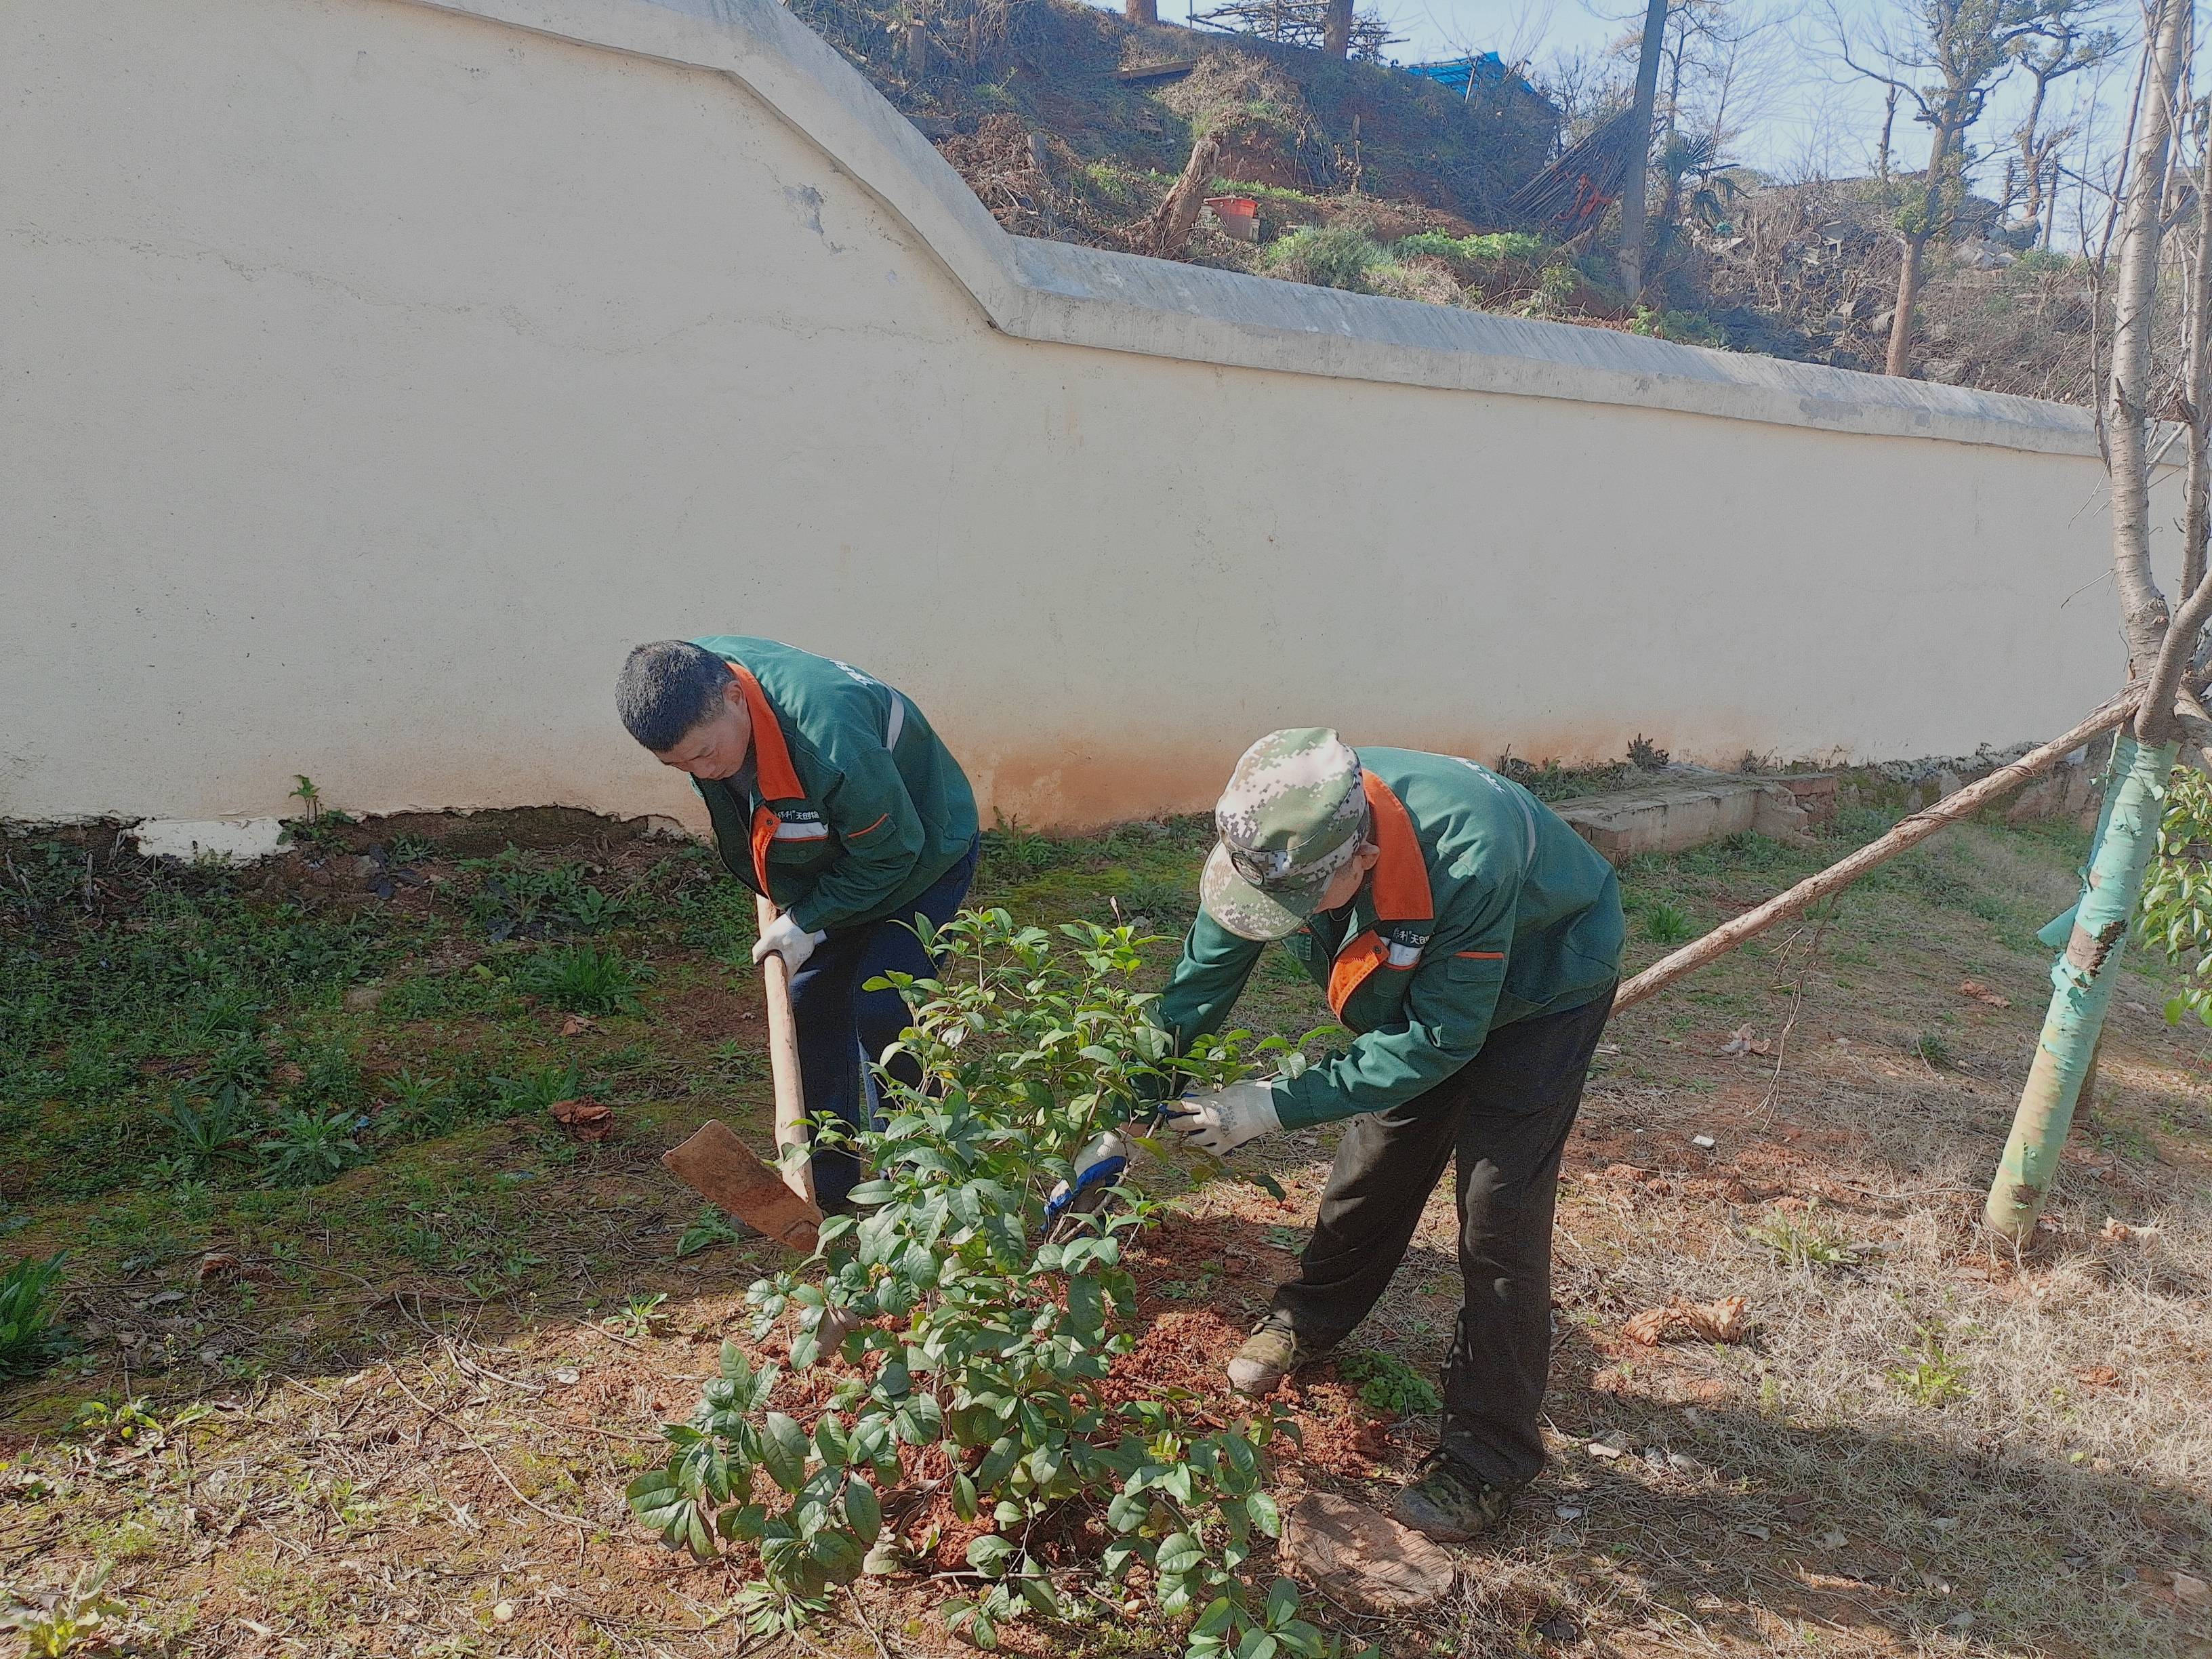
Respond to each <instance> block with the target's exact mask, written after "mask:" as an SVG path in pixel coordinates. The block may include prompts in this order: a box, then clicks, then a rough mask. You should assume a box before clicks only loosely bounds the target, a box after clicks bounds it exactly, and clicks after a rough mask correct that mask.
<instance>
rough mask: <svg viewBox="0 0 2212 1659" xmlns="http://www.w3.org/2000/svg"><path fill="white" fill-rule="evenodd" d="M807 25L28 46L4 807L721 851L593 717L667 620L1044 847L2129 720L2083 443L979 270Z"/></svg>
mask: <svg viewBox="0 0 2212 1659" xmlns="http://www.w3.org/2000/svg"><path fill="white" fill-rule="evenodd" d="M492 11H496V12H497V13H498V14H499V15H483V14H484V13H486V12H492ZM794 29H799V25H797V24H796V23H795V22H793V21H792V20H791V19H790V18H789V16H788V15H787V14H785V13H783V12H781V9H778V8H775V7H774V6H772V5H770V6H768V7H767V9H766V10H765V11H763V9H762V8H761V6H759V5H757V4H755V3H753V0H742V3H741V0H727V3H720V0H712V3H710V0H699V3H696V4H693V5H688V6H676V7H660V6H655V5H653V4H650V3H647V0H500V3H499V4H498V5H496V6H494V5H492V4H490V3H486V4H482V5H478V4H473V3H472V4H469V5H465V6H463V5H453V6H429V5H423V4H416V3H406V0H208V3H205V4H203V5H198V6H194V7H191V8H188V9H187V8H178V7H175V6H173V5H169V4H164V3H160V0H80V3H76V4H73V5H71V6H69V7H49V8H31V7H15V8H9V9H6V10H5V12H4V14H0V48H4V50H0V76H5V77H6V78H7V80H8V82H9V83H10V85H9V97H8V98H7V99H5V100H0V147H4V150H5V153H6V154H8V155H9V156H10V157H11V158H13V162H12V164H11V165H10V167H8V168H7V169H6V170H5V173H4V176H3V177H0V291H4V292H5V293H6V294H7V295H9V322H8V325H7V330H6V337H5V341H4V362H0V370H4V380H0V453H5V454H6V456H7V457H8V460H7V464H6V465H5V466H4V467H0V503H4V510H5V513H6V515H7V523H8V526H9V531H8V561H9V581H8V583H7V589H8V600H7V602H6V603H5V604H4V605H0V709H4V710H5V711H6V717H5V719H4V720H0V817H15V818H29V819H39V818H50V817H70V816H82V815H88V814H94V813H116V814H120V815H124V816H131V817H136V816H141V815H151V816H161V817H188V818H209V817H222V816H227V815H252V814H265V813H270V812H275V811H281V810H283V806H284V801H285V794H286V792H287V791H288V790H289V788H290V787H291V785H292V781H293V778H294V775H295V774H298V773H301V772H305V773H307V774H308V775H311V776H313V777H314V778H315V779H316V781H317V782H318V784H319V786H320V787H321V788H322V790H323V794H324V798H325V799H326V800H327V801H329V802H330V803H331V804H332V805H340V806H344V807H348V808H350V809H354V810H388V809H398V808H401V807H406V806H432V805H452V806H480V805H516V804H524V803H538V802H548V801H559V802H563V803H568V804H573V805H585V806H591V807H593V808H596V809H599V810H605V811H622V812H648V811H651V812H674V813H678V814H679V815H688V814H689V813H690V801H689V799H688V796H687V794H686V793H684V791H683V790H681V789H679V788H678V787H677V783H678V781H677V780H675V779H673V778H672V777H671V776H670V775H665V774H664V773H663V772H662V770H661V769H659V768H658V767H656V766H654V765H653V764H652V763H651V762H650V761H649V760H648V759H647V758H646V757H643V756H641V754H639V753H638V752H637V751H635V749H634V747H633V746H632V745H631V744H629V739H628V738H626V737H624V736H623V734H622V732H621V731H620V729H619V727H618V726H617V725H616V723H615V721H614V719H613V715H612V709H611V684H612V678H613V673H614V670H615V667H616V665H617V663H618V662H619V660H620V657H621V654H622V653H623V650H624V649H625V648H626V647H628V646H629V644H631V643H633V642H635V641H638V640H641V639H647V638H653V637H659V636H663V635H679V634H697V633H707V632H744V633H760V634H767V635H775V636H779V637H782V638H786V639H789V640H792V641H795V642H797V643H799V644H802V645H805V646H808V647H813V648H816V649H820V650H823V651H827V652H830V653H835V654H836V655H838V656H841V657H843V658H846V659H849V660H852V661H855V662H858V663H860V664H863V665H866V666H867V667H869V668H870V669H871V670H872V671H877V672H879V673H880V674H882V675H883V676H884V677H885V678H888V679H890V680H891V681H892V682H894V683H895V684H898V685H900V686H901V687H902V689H904V690H907V691H908V693H909V694H910V695H912V696H915V698H916V699H917V700H918V701H919V702H921V704H922V706H923V707H925V708H927V710H928V711H929V712H930V714H931V715H932V717H933V719H934V720H936V722H937V723H938V724H939V726H940V727H941V728H942V729H944V730H945V732H946V733H947V734H948V736H949V737H950V738H951V740H952V741H953V743H954V744H955V745H956V747H957V749H958V750H959V751H960V752H961V754H962V755H963V758H964V759H966V760H967V762H968V763H969V767H970V769H971V771H972V772H973V773H974V774H975V776H976V778H977V780H978V781H979V783H981V785H982V786H983V787H984V790H985V793H986V794H987V796H988V798H989V803H990V807H991V808H995V809H996V810H999V811H1004V812H1006V814H1008V815H1009V816H1018V817H1022V818H1024V819H1025V820H1027V821H1030V822H1035V823H1047V824H1050V823H1090V822H1097V821H1098V820H1101V819H1103V818H1108V817H1124V816H1133V815H1137V814H1142V813H1147V812H1152V811H1160V810H1164V809H1167V808H1174V807H1192V806H1196V805H1203V804H1205V803H1206V802H1207V801H1209V800H1210V799H1211V798H1212V793H1213V792H1214V790H1215V789H1216V788H1217V787H1218V782H1219V780H1220V778H1221V776H1222V775H1225V772H1226V769H1227V768H1228V766H1229V764H1230V763H1231V761H1232V760H1233V759H1234V757H1235V756H1236V755H1237V753H1238V752H1239V751H1240V750H1242V749H1243V746H1244V744H1246V743H1247V742H1249V739H1250V738H1251V737H1252V736H1253V735H1255V734H1256V733H1257V732H1261V731H1264V730H1266V729H1267V728H1269V727H1271V726H1282V725H1292V724H1310V723H1314V722H1325V723H1328V724H1332V725H1334V726H1338V727H1340V729H1341V730H1343V731H1344V732H1345V733H1346V736H1347V738H1351V739H1352V740H1353V741H1355V742H1384V741H1388V742H1396V743H1403V744H1419V745H1427V746H1433V747H1438V748H1447V749H1453V750H1458V751H1460V752H1464V753H1468V754H1474V755H1477V756H1480V757H1485V758H1489V757H1495V756H1496V755H1497V754H1498V751H1499V750H1502V749H1503V748H1504V747H1505V746H1506V745H1507V744H1511V745H1512V748H1513V750H1514V752H1515V753H1516V754H1519V755H1522V756H1528V757H1545V756H1552V757H1559V758H1563V759H1575V758H1595V757H1610V756H1614V755H1618V754H1620V753H1621V752H1623V751H1624V750H1625V749H1626V744H1627V741H1628V738H1629V737H1630V736H1631V735H1632V733H1633V732H1639V731H1640V732H1644V733H1645V734H1646V735H1649V736H1650V737H1651V738H1654V739H1655V740H1656V741H1659V742H1660V743H1662V744H1664V745H1666V746H1668V747H1670V748H1672V749H1674V750H1675V752H1676V753H1678V754H1680V755H1683V756H1695V757H1703V758H1709V759H1715V760H1733V759H1734V758H1735V756H1736V755H1738V754H1740V753H1741V751H1742V750H1745V749H1747V748H1749V749H1755V750H1759V751H1761V752H1763V753H1779V754H1784V755H1791V756H1796V755H1831V754H1834V755H1841V756H1845V757H1875V758H1879V757H1889V756H1895V755H1899V754H1923V753H1930V752H1963V751H1966V750H1972V748H1974V747H1975V746H1976V745H1977V744H1981V743H1984V742H1988V743H1996V744H2003V743H2008V742H2011V741H2014V740H2016V739H2019V738H2027V737H2033V736H2041V735H2045V734H2047V733H2048V732H2051V731H2053V730H2057V729H2058V728H2060V727H2062V726H2064V725H2066V724H2068V723H2069V722H2070V720H2072V719H2073V718H2075V716H2077V715H2078V714H2079V713H2080V712H2081V710H2082V709H2083V708H2087V707H2088V706H2090V705H2091V704H2093V702H2096V701H2097V700H2098V699H2099V698H2100V696H2102V695H2104V694H2105V693H2106V691H2108V690H2109V689H2110V684H2111V683H2112V680H2113V679H2114V678H2115V677H2116V676H2117V675H2118V672H2119V663H2120V659H2119V653H2118V645H2117V642H2116V641H2113V640H2112V637H2111V635H2112V629H2111V627H2110V617H2109V616H2108V614H2106V609H2107V606H2108V604H2109V601H2105V600H2103V599H2102V595H2101V592H2099V591H2096V590H2092V591H2090V592H2087V593H2081V592H2080V590H2081V589H2082V588H2083V587H2084V586H2085V584H2091V583H2093V582H2094V581H2095V580H2096V578H2097V576H2098V574H2099V573H2100V571H2101V569H2102V568H2103V563H2104V554H2103V542H2104V536H2105V529H2104V523H2105V519H2104V510H2103V495H2102V488H2103V480H2102V474H2101V471H2100V468H2099V466H2098V464H2097V462H2096V460H2095V459H2094V455H2093V447H2092V448H2090V449H2087V450H2085V449H2084V448H2083V447H2082V446H2081V443H2080V442H2079V441H2078V439H2079V436H2080V435H2079V434H2078V433H2077V432H2076V431H2075V425H2076V424H2077V422H2076V416H2077V415H2078V411H2070V410H2051V408H2050V406H2046V405H2038V404H2025V403H2023V402H2022V401H2021V400H2018V399H2009V400H1996V403H1997V404H2002V405H2003V407H2001V408H1995V409H1990V410H1985V409H1983V408H1982V407H1981V406H1980V405H1979V404H1973V403H1971V402H1969V403H1960V402H1959V401H1957V399H1956V398H1952V397H1951V395H1950V394H1951V393H1952V392H1954V391H1955V389H1954V388H1942V387H1936V388H1917V389H1905V390H1900V389H1899V388H1898V387H1896V386H1893V385H1890V384H1887V383H1876V384H1875V386H1872V387H1868V388H1857V383H1859V382H1863V381H1865V380H1867V377H1863V376H1848V375H1837V374H1833V373H1832V372H1829V371H1822V372H1821V375H1822V376H1826V378H1821V377H1820V376H1815V377H1814V379H1812V380H1806V379H1804V378H1803V377H1802V374H1782V375H1778V376H1767V375H1766V374H1765V370H1764V369H1762V368H1760V367H1759V364H1758V363H1756V362H1751V361H1749V360H1743V361H1740V362H1734V363H1720V364H1719V365H1718V366H1717V367H1713V366H1711V365H1709V364H1707V363H1706V362H1705V360H1706V359H1707V358H1708V357H1710V356H1711V354H1700V353H1688V354H1687V355H1686V356H1670V355H1668V354H1670V353H1680V352H1681V351H1682V349H1680V348H1672V347H1666V348H1663V349H1662V350H1661V352H1660V354H1659V355H1656V356H1651V355H1649V354H1645V353H1644V351H1643V348H1644V347H1648V346H1656V345H1657V344H1659V343H1653V342H1635V343H1633V344H1632V345H1631V346H1628V347H1617V346H1615V345H1613V344H1610V343H1608V342H1615V341H1618V340H1620V338H1621V337H1617V336H1610V335H1607V336H1603V337H1599V338H1596V339H1593V340H1592V341H1590V342H1589V343H1588V344H1587V345H1585V344H1584V343H1583V342H1581V341H1579V340H1577V339H1574V338H1571V337H1572V336H1576V335H1589V334H1591V333H1592V331H1575V330H1558V329H1546V328H1543V327H1541V326H1539V325H1510V326H1505V327H1502V328H1490V327H1488V326H1487V325H1489V324H1498V325H1509V324H1510V319H1474V325H1475V328H1476V331H1475V332H1474V333H1472V334H1470V333H1466V332H1464V331H1460V330H1461V325H1460V324H1458V323H1456V322H1449V323H1447V322H1434V323H1432V322H1431V319H1425V318H1421V317H1413V318H1410V319H1408V318H1407V317H1406V316H1404V315H1402V314H1401V308H1400V307H1397V305H1396V302H1389V301H1360V302H1358V303H1357V304H1354V303H1352V301H1350V300H1349V299H1348V298H1347V296H1342V295H1330V294H1327V293H1325V292H1324V291H1322V290H1313V289H1296V288H1293V287H1291V286H1290V285H1284V284H1267V283H1259V282H1258V281H1257V279H1249V278H1236V279H1234V281H1233V282H1231V283H1228V284H1227V285H1226V286H1224V285H1223V284H1220V283H1215V282H1214V281H1213V279H1214V278H1216V277H1221V276H1224V273H1216V272H1198V273H1195V274H1191V273H1190V268H1188V267H1172V268H1162V269H1160V270H1154V269H1153V262H1150V261H1142V260H1134V259H1128V258H1123V257H1121V256H1097V257H1096V258H1092V257H1091V256H1092V255H1094V254H1095V253H1096V251H1095V250H1083V249H1061V248H1057V247H1054V246H1050V245H1043V244H1029V243H1022V242H1019V241H1018V240H1015V239H1007V238H1004V237H1003V235H1002V234H1000V233H999V232H998V230H997V227H996V226H995V225H994V224H992V223H991V222H990V221H989V218H988V216H987V214H983V213H982V210H981V207H980V205H978V204H975V203H974V200H973V197H966V198H965V203H964V204H963V202H962V201H961V200H960V199H959V197H955V196H952V195H951V194H948V193H947V191H948V186H947V185H946V184H945V179H947V178H951V188H958V189H961V191H962V194H963V195H964V187H959V186H958V180H957V177H954V176H952V175H951V173H950V169H949V168H943V167H942V163H941V162H938V161H937V158H936V157H935V156H934V155H933V153H931V152H929V151H928V150H927V146H926V145H925V144H922V143H921V140H920V139H919V138H918V137H915V136H914V135H912V134H911V131H910V130H909V129H906V128H904V126H903V124H902V123H899V122H898V119H897V118H896V115H895V113H892V112H890V111H889V109H888V106H883V105H882V103H881V100H878V99H876V97H875V94H873V93H872V91H870V90H868V89H867V88H866V86H865V85H864V84H863V83H861V82H859V80H858V78H857V77H856V76H853V75H852V73H851V71H850V70H848V68H847V67H846V66H845V65H844V64H842V62H841V61H839V60H837V59H836V58H835V56H834V54H831V53H829V52H828V50H827V48H824V47H821V46H820V43H819V42H812V47H811V49H810V48H808V47H806V46H805V44H804V43H803V42H802V43H799V44H798V45H794V44H793V37H791V35H790V33H789V32H790V31H791V30H794ZM801 33H803V30H802V31H801ZM811 39H812V38H811V36H807V37H805V40H807V41H811ZM914 146H919V147H920V149H919V150H918V151H916V150H915V149H914V148H913V147H914ZM932 164H934V165H935V166H936V167H939V168H940V169H942V173H941V176H940V174H939V173H933V172H932V171H931V165H932ZM971 210H972V211H971ZM979 217H980V223H978V222H977V221H978V219H979ZM993 236H998V237H999V239H1000V240H998V241H997V242H993V241H992V240H990V238H991V237H993ZM1109 290H1111V291H1110V292H1109ZM1239 307H1243V309H1242V310H1240V309H1239ZM1376 307H1381V309H1379V310H1378V309H1376ZM1411 309H1413V310H1414V311H1418V310H1419V309H1420V308H1419V307H1413V308H1411ZM1531 330H1534V331H1533V332H1531ZM1562 337H1567V338H1564V340H1563V338H1562ZM1485 342H1487V344H1485ZM1179 352H1180V353H1183V354H1184V355H1177V354H1178V353H1179ZM1624 352H1625V353H1626V355H1622V354H1623V353H1624ZM1585 359H1586V360H1587V361H1585ZM1780 368H1783V369H1788V370H1792V371H1797V370H1801V369H1802V366H1796V365H1784V366H1780ZM1455 377H1456V378H1455ZM1593 377H1595V378H1593ZM1731 377H1733V378H1731ZM1762 377H1765V378H1762ZM1639 386H1640V387H1642V388H1643V390H1642V392H1638V390H1637V388H1638V387H1639ZM1685 387H1687V388H1688V389H1687V390H1685V389H1684V388H1685ZM1469 388H1474V389H1469ZM1500 388H1507V389H1500ZM1855 388H1857V389H1855ZM1961 395H1962V396H1965V397H1967V398H1972V394H1961ZM1854 397H1861V398H1862V401H1861V402H1860V403H1857V404H1854V403H1853V402H1852V398H1854ZM1699 398H1704V399H1706V400H1707V402H1706V403H1699V402H1698V401H1697V400H1698V399H1699ZM1716 398H1717V399H1720V400H1721V401H1720V402H1718V403H1713V402H1711V400H1712V399H1716ZM1729 398H1734V399H1735V401H1734V402H1729V401H1727V400H1728V399H1729ZM1776 398H1782V399H1783V400H1784V402H1785V403H1786V402H1789V401H1790V400H1791V399H1794V400H1795V404H1793V405H1792V407H1793V408H1795V409H1796V412H1795V413H1792V412H1791V410H1790V409H1785V408H1783V407H1782V405H1781V404H1777V403H1776V402H1775V399H1776ZM1686 400H1687V401H1688V403H1689V404H1691V405H1692V407H1694V408H1698V409H1707V410H1708V412H1692V407H1680V406H1675V405H1680V404H1684V403H1685V401H1686ZM1798 405H1802V406H1803V407H1798ZM1713 408H1725V409H1726V410H1728V411H1729V412H1728V413H1727V414H1726V415H1722V414H1716V413H1713V412H1710V410H1711V409H1713ZM1807 408H1810V409H1811V410H1812V411H1813V412H1811V413H1807V412H1806V409H1807ZM1822 410H1830V411H1833V410H1841V411H1842V412H1841V413H1840V414H1837V415H1835V416H1834V418H1833V419H1830V418H1829V417H1828V416H1827V415H1826V414H1823V413H1821V412H1820V411H1822ZM1785 417H1786V418H1785ZM1885 423H1887V424H1885ZM2069 601H2070V603H2069ZM987 810H989V809H988V808H987Z"/></svg>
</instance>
